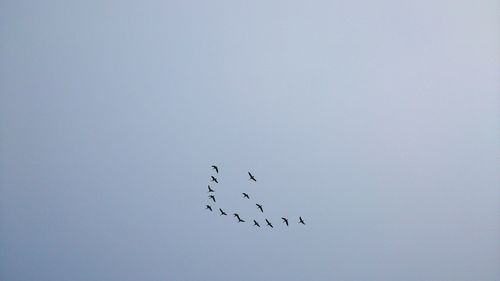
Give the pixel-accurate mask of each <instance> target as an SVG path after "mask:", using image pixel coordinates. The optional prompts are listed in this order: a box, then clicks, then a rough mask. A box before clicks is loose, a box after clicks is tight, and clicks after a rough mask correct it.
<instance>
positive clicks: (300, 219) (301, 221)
mask: <svg viewBox="0 0 500 281" xmlns="http://www.w3.org/2000/svg"><path fill="white" fill-rule="evenodd" d="M299 223H301V224H303V225H305V224H306V223H305V222H304V220H303V219H302V217H299Z"/></svg>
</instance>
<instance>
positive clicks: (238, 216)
mask: <svg viewBox="0 0 500 281" xmlns="http://www.w3.org/2000/svg"><path fill="white" fill-rule="evenodd" d="M233 216H234V217H236V218H237V219H238V222H245V221H244V220H242V219H241V218H240V215H238V214H237V213H234V214H233Z"/></svg>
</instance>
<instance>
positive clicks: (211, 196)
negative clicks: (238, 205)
mask: <svg viewBox="0 0 500 281" xmlns="http://www.w3.org/2000/svg"><path fill="white" fill-rule="evenodd" d="M208 198H210V199H212V200H214V203H215V196H213V195H210V196H208Z"/></svg>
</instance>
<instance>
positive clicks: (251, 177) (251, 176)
mask: <svg viewBox="0 0 500 281" xmlns="http://www.w3.org/2000/svg"><path fill="white" fill-rule="evenodd" d="M248 175H249V176H250V179H251V180H253V181H257V180H256V179H255V178H254V177H253V175H252V174H251V173H250V172H248Z"/></svg>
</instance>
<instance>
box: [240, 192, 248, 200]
mask: <svg viewBox="0 0 500 281" xmlns="http://www.w3.org/2000/svg"><path fill="white" fill-rule="evenodd" d="M242 194H243V197H244V198H248V199H250V197H249V196H248V194H246V193H245V192H243V193H242Z"/></svg>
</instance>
